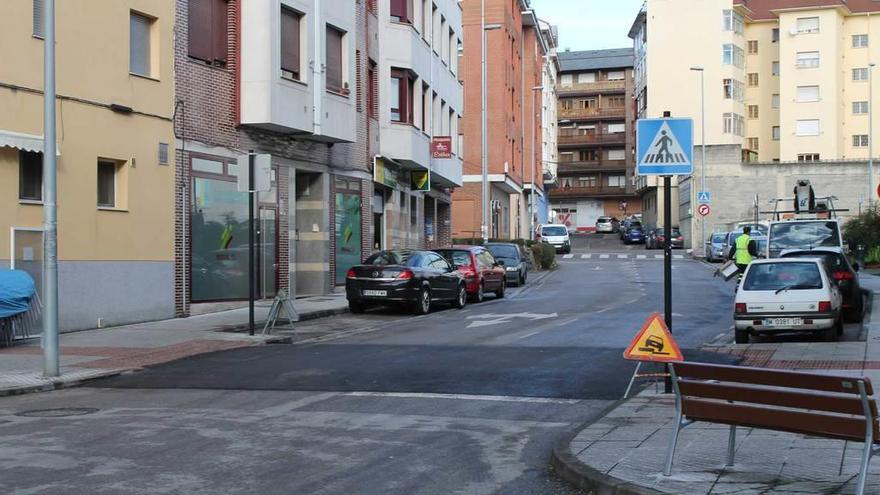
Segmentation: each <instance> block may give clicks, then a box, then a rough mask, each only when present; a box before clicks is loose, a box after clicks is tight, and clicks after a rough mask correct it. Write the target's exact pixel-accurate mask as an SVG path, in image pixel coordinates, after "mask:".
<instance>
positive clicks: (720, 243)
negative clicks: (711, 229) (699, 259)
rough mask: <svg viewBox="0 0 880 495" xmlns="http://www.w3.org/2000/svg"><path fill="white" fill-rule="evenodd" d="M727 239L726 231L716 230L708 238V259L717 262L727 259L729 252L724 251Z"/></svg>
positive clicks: (710, 261)
mask: <svg viewBox="0 0 880 495" xmlns="http://www.w3.org/2000/svg"><path fill="white" fill-rule="evenodd" d="M726 240H727V233H726V232H715V233H714V234H712V235H710V236H709V239H707V240H706V248H705V249H706V261H708V262H709V263H715V262H716V261H723V260H725V259H727V253H726V252H724V241H726Z"/></svg>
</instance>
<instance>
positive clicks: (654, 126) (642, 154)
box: [636, 119, 694, 175]
mask: <svg viewBox="0 0 880 495" xmlns="http://www.w3.org/2000/svg"><path fill="white" fill-rule="evenodd" d="M636 138H637V140H636V159H637V161H636V173H637V174H638V175H691V174H693V173H694V161H693V157H694V121H693V120H692V119H639V120H638V121H636Z"/></svg>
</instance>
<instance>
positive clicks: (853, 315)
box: [843, 295, 862, 323]
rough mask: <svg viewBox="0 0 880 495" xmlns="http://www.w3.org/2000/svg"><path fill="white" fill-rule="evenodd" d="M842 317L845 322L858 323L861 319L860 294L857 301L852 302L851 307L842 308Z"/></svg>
mask: <svg viewBox="0 0 880 495" xmlns="http://www.w3.org/2000/svg"><path fill="white" fill-rule="evenodd" d="M843 318H844V319H845V320H846V322H847V323H858V322H860V321H862V300H861V295H860V296H859V302H858V303H857V304H854V305H853V306H852V307H851V308H848V309H846V310H844V312H843Z"/></svg>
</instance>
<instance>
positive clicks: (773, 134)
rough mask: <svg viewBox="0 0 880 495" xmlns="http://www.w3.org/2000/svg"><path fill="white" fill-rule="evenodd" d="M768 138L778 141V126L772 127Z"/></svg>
mask: <svg viewBox="0 0 880 495" xmlns="http://www.w3.org/2000/svg"><path fill="white" fill-rule="evenodd" d="M770 137H772V138H773V140H774V141H779V126H778V125H774V126H773V128H772V130H771V134H770Z"/></svg>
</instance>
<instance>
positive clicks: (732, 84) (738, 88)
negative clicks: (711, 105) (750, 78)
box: [723, 79, 744, 101]
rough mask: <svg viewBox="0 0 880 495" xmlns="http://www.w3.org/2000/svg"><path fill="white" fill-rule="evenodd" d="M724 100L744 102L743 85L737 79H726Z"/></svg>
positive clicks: (724, 81)
mask: <svg viewBox="0 0 880 495" xmlns="http://www.w3.org/2000/svg"><path fill="white" fill-rule="evenodd" d="M723 84H724V98H726V99H728V100H730V99H733V100H737V101H743V93H744V89H743V83H741V82H739V81H737V80H736V79H724V80H723Z"/></svg>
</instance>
